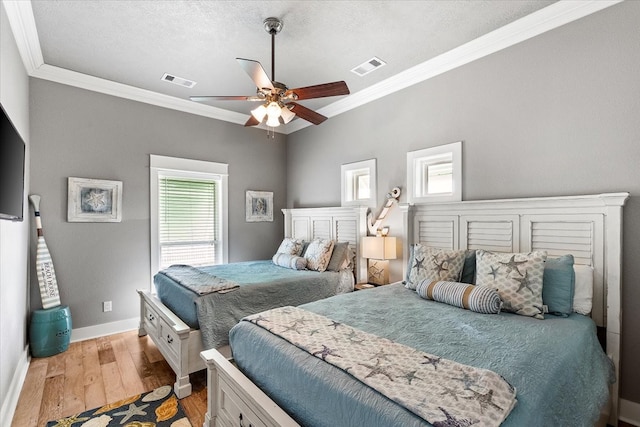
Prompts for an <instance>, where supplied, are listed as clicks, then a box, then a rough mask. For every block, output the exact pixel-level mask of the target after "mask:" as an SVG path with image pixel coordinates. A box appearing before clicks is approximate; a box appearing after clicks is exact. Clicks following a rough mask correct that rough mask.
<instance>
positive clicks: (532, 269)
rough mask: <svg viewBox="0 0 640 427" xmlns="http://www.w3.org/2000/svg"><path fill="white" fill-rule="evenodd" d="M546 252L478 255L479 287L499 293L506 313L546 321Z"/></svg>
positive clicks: (483, 253)
mask: <svg viewBox="0 0 640 427" xmlns="http://www.w3.org/2000/svg"><path fill="white" fill-rule="evenodd" d="M546 259H547V252H546V251H535V252H531V253H528V254H516V253H496V252H489V251H485V250H482V249H479V250H477V251H476V285H478V286H488V287H490V288H495V289H497V290H498V294H499V295H500V298H501V299H502V301H503V303H504V305H503V307H502V308H503V309H504V310H505V311H511V312H513V313H516V314H520V315H523V316H529V317H534V318H536V319H544V314H543V313H544V307H543V305H542V276H543V274H544V261H545V260H546Z"/></svg>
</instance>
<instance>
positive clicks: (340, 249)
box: [327, 242, 349, 271]
mask: <svg viewBox="0 0 640 427" xmlns="http://www.w3.org/2000/svg"><path fill="white" fill-rule="evenodd" d="M348 253H349V242H336V243H335V244H334V245H333V252H332V253H331V259H329V264H328V265H327V270H328V271H340V270H342V269H343V268H345V267H344V264H345V261H346V260H347V255H348Z"/></svg>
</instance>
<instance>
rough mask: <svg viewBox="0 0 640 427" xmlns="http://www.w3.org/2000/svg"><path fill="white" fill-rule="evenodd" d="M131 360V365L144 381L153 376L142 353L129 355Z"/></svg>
mask: <svg viewBox="0 0 640 427" xmlns="http://www.w3.org/2000/svg"><path fill="white" fill-rule="evenodd" d="M130 354H131V358H132V359H133V363H134V364H135V365H136V369H137V370H138V375H139V376H140V378H142V380H143V381H144V379H145V378H147V377H150V376H152V375H154V372H153V367H152V366H151V363H150V362H149V359H147V355H146V353H145V352H144V351H140V352H134V353H130Z"/></svg>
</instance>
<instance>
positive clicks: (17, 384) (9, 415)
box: [0, 345, 31, 426]
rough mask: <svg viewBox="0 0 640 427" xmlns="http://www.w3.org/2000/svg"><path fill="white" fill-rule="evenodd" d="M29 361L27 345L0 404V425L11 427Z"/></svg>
mask: <svg viewBox="0 0 640 427" xmlns="http://www.w3.org/2000/svg"><path fill="white" fill-rule="evenodd" d="M30 360H31V358H30V357H29V346H28V345H27V346H26V347H25V348H24V350H23V351H22V354H21V355H20V359H18V366H17V367H16V370H15V371H14V374H13V378H12V379H11V383H10V384H9V389H8V390H7V395H6V399H5V400H4V402H2V407H0V425H3V426H10V425H12V424H11V421H12V420H13V415H14V414H15V412H16V407H17V406H18V398H19V397H20V391H21V390H22V386H23V385H24V380H25V378H26V377H27V371H28V370H29V361H30Z"/></svg>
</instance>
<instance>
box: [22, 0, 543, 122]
mask: <svg viewBox="0 0 640 427" xmlns="http://www.w3.org/2000/svg"><path fill="white" fill-rule="evenodd" d="M551 3H554V2H553V1H526V0H522V1H496V0H490V1H479V0H478V1H476V0H474V1H443V0H438V1H193V0H192V1H171V0H169V1H167V0H165V1H160V0H156V1H152V0H146V1H142V0H137V1H122V0H118V1H107V0H85V1H77V0H73V1H56V0H33V1H32V8H33V15H34V18H35V24H36V29H37V33H38V37H39V43H40V47H41V50H42V54H43V57H44V62H45V64H48V65H52V66H55V67H60V68H63V69H67V70H72V71H76V72H80V73H83V74H87V75H90V76H94V77H99V78H102V79H106V80H111V81H114V82H118V83H123V84H126V85H130V86H134V87H137V88H141V89H146V90H150V91H154V92H158V93H162V94H166V95H170V96H174V97H178V98H181V99H187V98H188V97H189V96H191V95H252V94H254V93H255V87H254V84H253V83H252V81H251V80H250V79H249V77H248V76H247V75H246V74H245V73H244V72H243V71H242V69H241V68H240V67H239V65H238V64H237V62H236V61H235V58H236V57H242V58H248V59H255V60H257V61H260V62H261V63H262V65H263V67H264V68H265V70H266V71H267V73H268V74H269V75H271V40H270V36H269V34H267V32H265V30H264V28H263V24H262V22H263V20H264V19H265V18H267V17H270V16H274V17H278V18H280V19H282V20H283V22H284V28H283V30H282V32H281V33H280V34H279V35H277V36H276V70H275V77H276V80H277V81H280V82H283V83H285V84H286V85H287V86H288V87H290V88H295V87H302V86H309V85H315V84H320V83H327V82H332V81H337V80H345V81H346V82H347V84H348V86H349V88H350V90H351V93H356V92H358V91H361V90H363V89H365V88H367V87H369V86H371V85H373V84H376V83H379V82H380V81H382V80H384V79H387V78H389V77H391V76H393V75H396V74H398V73H400V72H402V71H404V70H406V69H408V68H410V67H412V66H415V65H418V64H420V63H422V62H425V61H427V60H429V59H431V58H433V57H435V56H437V55H439V54H442V53H444V52H447V51H449V50H451V49H453V48H455V47H458V46H460V45H462V44H464V43H467V42H469V41H471V40H474V39H476V38H478V37H480V36H482V35H484V34H486V33H488V32H491V31H493V30H495V29H497V28H500V27H502V26H504V25H506V24H509V23H510V22H513V21H515V20H517V19H519V18H522V17H524V16H526V15H528V14H530V13H532V12H535V11H537V10H539V9H542V8H544V7H546V6H548V5H550V4H551ZM373 56H377V57H379V58H381V59H382V60H384V61H386V62H387V65H386V66H384V67H382V68H380V69H379V70H377V71H375V72H373V73H371V74H368V75H366V76H364V77H359V76H357V75H355V74H353V73H351V72H350V70H351V69H352V68H354V67H355V66H357V65H359V64H360V63H362V62H365V61H367V60H369V59H371V58H372V57H373ZM164 73H170V74H173V75H176V76H179V77H183V78H186V79H189V80H194V81H196V82H197V85H196V86H195V87H194V88H193V89H188V88H184V87H180V86H176V85H174V84H170V83H167V82H163V81H161V80H160V79H161V77H162V75H163V74H164ZM338 98H341V97H336V98H325V99H321V100H308V101H302V102H301V104H303V105H305V106H306V107H309V108H312V109H318V108H321V107H323V106H325V105H327V104H330V103H332V102H334V101H335V100H337V99H338ZM211 105H214V106H216V107H220V108H224V109H228V110H232V111H237V112H242V113H245V114H248V113H249V110H250V109H251V108H254V107H255V104H253V103H249V102H242V101H226V102H215V103H211Z"/></svg>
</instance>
